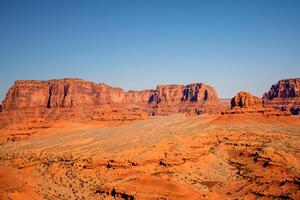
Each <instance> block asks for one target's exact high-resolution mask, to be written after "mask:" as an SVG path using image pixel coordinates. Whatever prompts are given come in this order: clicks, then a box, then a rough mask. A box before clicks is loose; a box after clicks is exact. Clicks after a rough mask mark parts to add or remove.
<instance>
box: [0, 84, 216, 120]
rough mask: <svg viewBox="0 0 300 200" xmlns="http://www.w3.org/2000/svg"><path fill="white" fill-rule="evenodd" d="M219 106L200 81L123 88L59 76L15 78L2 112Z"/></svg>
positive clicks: (84, 114)
mask: <svg viewBox="0 0 300 200" xmlns="http://www.w3.org/2000/svg"><path fill="white" fill-rule="evenodd" d="M220 107H222V105H221V104H220V103H219V101H218V97H217V94H216V92H215V90H214V89H213V88H212V87H210V86H208V85H205V84H202V83H197V84H190V85H186V86H184V85H159V86H157V88H156V89H155V90H143V91H128V92H125V91H124V90H122V89H120V88H114V87H110V86H108V85H105V84H103V83H101V84H96V83H93V82H88V81H84V80H82V79H59V80H49V81H16V82H15V84H14V85H13V86H12V87H11V88H10V89H9V90H8V92H7V94H6V97H5V99H4V101H3V102H2V106H1V113H2V115H3V113H5V114H6V115H7V116H11V117H10V118H15V117H14V116H16V115H17V116H18V118H28V117H32V116H34V117H42V118H43V117H45V116H47V117H48V118H55V119H64V118H69V117H70V116H73V118H74V117H77V116H80V117H81V118H83V119H99V120H100V119H101V120H104V119H105V118H106V116H109V119H110V118H115V119H116V120H119V119H118V113H122V117H121V119H120V120H123V119H125V120H126V119H128V118H130V119H131V118H132V117H130V116H131V115H134V116H135V117H137V118H139V116H145V115H149V114H150V115H156V114H171V113H177V112H194V113H195V112H200V111H201V112H202V111H204V112H205V111H212V110H214V109H216V108H220ZM209 108H210V109H209ZM16 113H18V114H16ZM111 113H114V115H113V116H112V114H111ZM126 115H127V116H126ZM135 117H133V118H134V119H135ZM10 120H11V119H10Z"/></svg>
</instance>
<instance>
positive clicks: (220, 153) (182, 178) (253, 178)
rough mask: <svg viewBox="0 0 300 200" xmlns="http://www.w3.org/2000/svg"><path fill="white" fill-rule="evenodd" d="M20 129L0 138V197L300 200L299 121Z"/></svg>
mask: <svg viewBox="0 0 300 200" xmlns="http://www.w3.org/2000/svg"><path fill="white" fill-rule="evenodd" d="M22 126H24V124H23V125H22V124H19V125H17V126H15V127H10V128H9V129H6V130H1V132H0V134H1V140H0V141H1V145H0V199H114V198H116V199H191V200H192V199H300V190H299V189H300V188H299V183H300V117H294V116H289V117H278V116H276V117H275V116H273V117H266V116H263V115H261V114H248V115H247V114H243V115H238V114H236V115H203V116H200V117H199V116H197V117H187V116H184V115H179V114H178V115H172V116H164V117H153V118H151V119H147V120H142V121H134V122H130V123H126V124H123V123H118V124H116V123H114V124H111V123H109V122H106V123H100V124H99V123H98V124H96V123H94V124H91V123H85V124H82V123H77V124H76V123H72V124H69V123H64V122H60V123H56V124H51V126H49V127H52V128H46V127H40V128H38V127H35V128H31V129H30V128H28V127H27V128H23V129H22V128H20V127H22ZM25 133H26V134H25Z"/></svg>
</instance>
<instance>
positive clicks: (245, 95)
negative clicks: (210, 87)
mask: <svg viewBox="0 0 300 200" xmlns="http://www.w3.org/2000/svg"><path fill="white" fill-rule="evenodd" d="M235 107H239V108H262V107H263V102H262V100H261V99H260V98H259V97H256V96H253V95H251V94H250V93H249V92H243V91H242V92H239V93H237V94H236V95H235V96H234V97H233V98H232V99H231V108H235Z"/></svg>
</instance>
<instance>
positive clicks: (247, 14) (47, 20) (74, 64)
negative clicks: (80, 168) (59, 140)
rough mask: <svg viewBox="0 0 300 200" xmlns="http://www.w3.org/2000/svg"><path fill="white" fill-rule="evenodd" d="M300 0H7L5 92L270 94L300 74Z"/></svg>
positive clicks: (0, 60)
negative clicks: (162, 89) (78, 87)
mask: <svg viewBox="0 0 300 200" xmlns="http://www.w3.org/2000/svg"><path fill="white" fill-rule="evenodd" d="M299 10H300V1H297V0H288V1H283V0H278V1H277V0H270V1H264V0H258V1H254V0H252V1H246V0H236V1H223V0H222V1H221V0H220V1H200V0H199V1H198V0H197V1H188V0H182V1H175V0H171V1H167V0H163V1H156V0H151V1H149V0H147V1H146V0H145V1H142V0H137V1H130V0H128V1H124V0H107V1H101V0H94V1H93V0H88V1H84V0H82V1H77V0H69V1H67V0H51V1H46V0H45V1H43V0H37V1H31V0H23V1H17V0H0V70H1V71H0V72H1V73H0V99H3V98H4V96H5V93H6V91H7V90H8V88H9V87H10V86H11V85H12V84H13V83H14V81H15V80H18V79H25V80H26V79H38V80H47V79H54V78H64V77H78V78H83V79H86V80H91V81H95V82H105V83H107V84H109V85H112V86H117V87H122V88H124V89H125V90H128V89H146V88H155V86H156V85H158V84H170V83H177V84H188V83H193V82H204V83H207V84H209V85H211V86H213V87H214V88H215V89H216V90H217V92H218V94H219V96H220V97H232V96H233V95H234V94H235V93H236V92H238V91H240V90H246V91H250V92H252V93H253V94H255V95H258V96H261V95H262V94H263V92H265V91H266V90H268V89H269V88H270V86H271V84H273V83H275V82H277V81H278V80H279V79H284V78H293V77H300V37H299V36H300V12H299Z"/></svg>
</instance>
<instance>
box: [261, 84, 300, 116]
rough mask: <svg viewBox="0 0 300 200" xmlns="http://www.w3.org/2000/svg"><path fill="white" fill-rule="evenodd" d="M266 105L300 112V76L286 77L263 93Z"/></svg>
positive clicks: (295, 112)
mask: <svg viewBox="0 0 300 200" xmlns="http://www.w3.org/2000/svg"><path fill="white" fill-rule="evenodd" d="M262 98H263V101H264V105H265V106H268V107H273V108H275V109H277V110H281V111H288V112H291V113H292V114H299V111H300V78H295V79H284V80H280V81H278V83H276V84H274V85H272V86H271V88H270V90H269V91H268V92H266V93H265V94H264V95H263V97H262Z"/></svg>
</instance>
